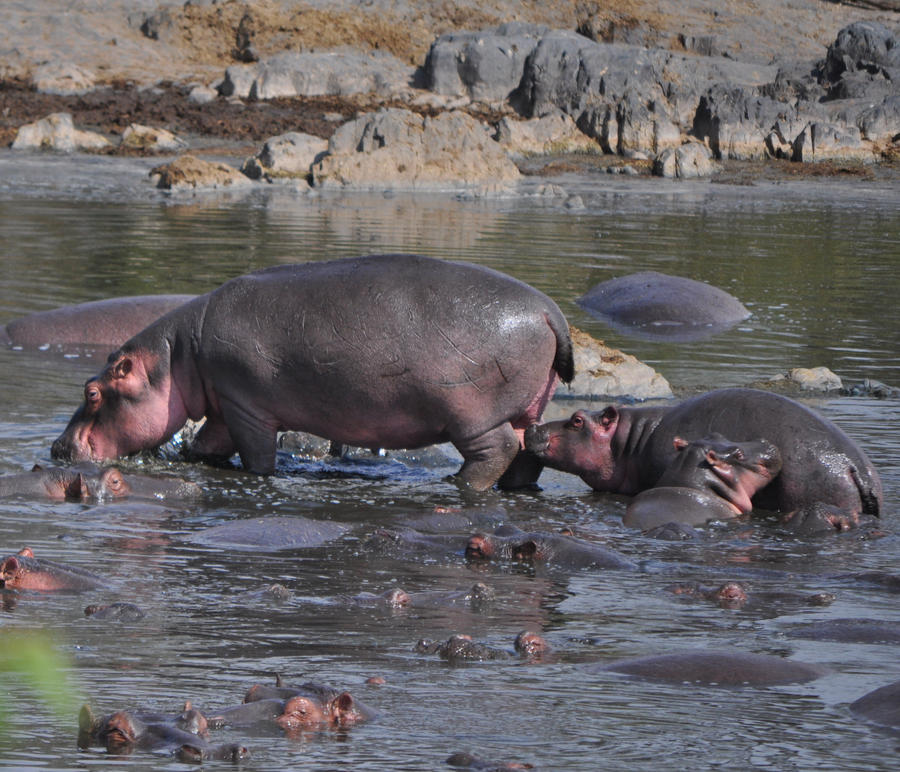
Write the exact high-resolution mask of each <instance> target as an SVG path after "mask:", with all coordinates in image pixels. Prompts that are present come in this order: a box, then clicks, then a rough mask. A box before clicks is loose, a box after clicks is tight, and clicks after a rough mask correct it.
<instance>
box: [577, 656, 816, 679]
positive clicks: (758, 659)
mask: <svg viewBox="0 0 900 772" xmlns="http://www.w3.org/2000/svg"><path fill="white" fill-rule="evenodd" d="M590 669H591V670H592V671H593V672H610V673H623V674H625V675H630V676H635V677H637V678H644V679H647V680H649V681H668V682H672V683H685V684H702V685H706V686H775V685H778V684H791V683H804V682H806V681H812V680H814V679H816V678H820V677H821V676H823V675H825V674H826V673H827V672H828V671H827V669H826V668H824V667H821V666H820V665H811V664H807V663H805V662H795V661H792V660H788V659H783V658H782V657H773V656H769V655H766V654H750V653H747V652H736V651H710V650H706V649H703V650H696V651H684V652H675V653H671V654H659V655H655V656H649V657H636V658H634V659H626V660H621V661H620V662H614V663H612V664H611V665H601V666H592V667H591V668H590Z"/></svg>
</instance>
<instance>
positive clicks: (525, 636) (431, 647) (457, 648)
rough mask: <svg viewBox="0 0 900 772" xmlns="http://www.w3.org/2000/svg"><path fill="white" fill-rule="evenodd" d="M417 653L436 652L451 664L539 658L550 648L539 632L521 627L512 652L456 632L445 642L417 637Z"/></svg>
mask: <svg viewBox="0 0 900 772" xmlns="http://www.w3.org/2000/svg"><path fill="white" fill-rule="evenodd" d="M415 650H416V651H417V652H418V653H419V654H437V655H438V656H439V657H440V658H441V659H445V660H447V661H448V662H450V663H461V662H487V661H491V660H506V659H512V658H513V657H517V656H518V657H522V658H523V659H527V660H532V661H533V660H539V659H542V658H543V657H544V655H546V654H547V653H549V651H550V644H548V643H547V640H546V639H545V638H544V637H543V636H542V635H539V634H538V633H534V632H530V631H528V630H523V631H522V632H521V633H519V634H518V635H517V636H516V639H515V641H514V642H513V651H508V650H507V649H500V648H497V647H496V646H489V645H488V644H486V643H480V642H478V641H473V640H472V637H471V636H469V635H462V634H459V633H457V634H456V635H451V636H450V637H449V638H448V639H447V640H446V641H431V640H428V639H422V640H420V641H419V642H418V643H417V644H416V647H415Z"/></svg>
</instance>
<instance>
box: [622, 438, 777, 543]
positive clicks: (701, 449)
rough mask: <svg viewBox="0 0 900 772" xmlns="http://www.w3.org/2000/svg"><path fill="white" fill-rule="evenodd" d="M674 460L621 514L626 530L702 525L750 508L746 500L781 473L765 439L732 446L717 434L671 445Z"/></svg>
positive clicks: (732, 443) (773, 449) (733, 515)
mask: <svg viewBox="0 0 900 772" xmlns="http://www.w3.org/2000/svg"><path fill="white" fill-rule="evenodd" d="M672 444H673V447H674V448H675V457H674V458H673V460H672V462H671V463H670V464H669V466H668V467H667V468H666V470H665V471H664V472H663V473H662V475H661V476H660V478H659V481H658V482H657V484H656V486H655V487H653V488H650V489H649V490H646V491H642V492H641V493H639V494H638V495H637V496H635V497H634V498H633V499H632V500H631V502H630V503H629V504H628V508H627V509H626V510H625V517H624V518H623V522H624V524H625V525H626V526H628V527H629V528H638V529H640V530H642V531H648V530H650V529H652V528H656V527H657V526H660V525H665V524H666V523H669V522H677V523H684V524H685V525H702V524H703V523H706V522H708V521H710V520H728V519H731V518H733V517H735V516H737V515H741V514H746V513H748V512H750V511H751V510H752V509H753V504H752V503H751V501H750V500H751V498H752V497H753V496H754V494H756V492H757V491H759V490H760V489H762V488H764V487H765V486H766V485H768V484H769V483H770V482H771V481H772V479H773V478H774V477H775V476H776V475H777V474H778V473H779V472H780V471H781V454H780V453H779V452H778V449H777V448H776V447H775V446H774V445H772V443H770V442H767V441H766V440H755V441H753V442H732V441H731V440H728V439H726V438H725V437H723V436H722V435H721V434H713V435H711V436H709V437H704V438H703V439H701V440H694V441H691V442H688V441H687V440H685V439H682V438H681V437H676V438H675V439H674V441H673V443H672Z"/></svg>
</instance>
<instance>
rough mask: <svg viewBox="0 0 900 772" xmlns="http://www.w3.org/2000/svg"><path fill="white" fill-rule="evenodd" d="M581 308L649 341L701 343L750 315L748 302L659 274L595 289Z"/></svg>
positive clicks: (582, 300) (640, 275)
mask: <svg viewBox="0 0 900 772" xmlns="http://www.w3.org/2000/svg"><path fill="white" fill-rule="evenodd" d="M578 305H579V306H581V307H582V308H583V309H584V310H585V311H587V312H588V313H590V314H592V315H594V316H596V317H597V318H599V319H601V320H602V321H605V322H608V323H609V324H611V325H612V326H614V327H615V328H616V329H618V330H620V331H621V332H624V333H625V334H626V335H628V334H631V335H634V336H636V337H639V338H646V339H649V340H674V341H684V342H686V341H692V340H699V339H700V338H705V337H708V336H710V335H712V334H714V333H716V332H721V331H723V330H726V329H728V328H729V327H731V326H733V325H734V324H736V323H737V322H739V321H741V320H742V319H746V318H747V317H748V316H750V312H749V311H748V310H747V308H746V307H745V306H744V304H743V303H741V302H740V301H739V300H738V299H737V298H736V297H734V296H733V295H729V294H728V293H727V292H725V291H724V290H721V289H719V288H718V287H713V286H711V285H709V284H705V283H704V282H701V281H695V280H694V279H686V278H684V277H681V276H668V275H666V274H664V273H658V272H657V271H641V272H640V273H633V274H630V275H628V276H620V277H618V278H616V279H610V280H609V281H604V282H601V283H600V284H596V285H594V286H593V287H591V289H589V290H588V291H587V292H586V293H585V294H584V295H583V296H582V297H580V298H579V299H578Z"/></svg>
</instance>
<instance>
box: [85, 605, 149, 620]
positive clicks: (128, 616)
mask: <svg viewBox="0 0 900 772" xmlns="http://www.w3.org/2000/svg"><path fill="white" fill-rule="evenodd" d="M84 615H85V616H86V617H89V618H90V619H102V620H104V621H107V622H110V621H111V622H140V621H141V620H142V619H143V618H144V617H145V616H147V612H146V611H144V609H142V608H141V607H140V606H136V605H135V604H134V603H124V602H121V601H119V602H117V603H107V604H104V605H99V604H91V605H90V606H85V608H84Z"/></svg>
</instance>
